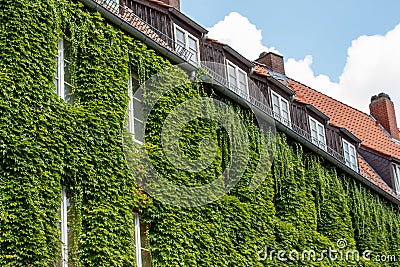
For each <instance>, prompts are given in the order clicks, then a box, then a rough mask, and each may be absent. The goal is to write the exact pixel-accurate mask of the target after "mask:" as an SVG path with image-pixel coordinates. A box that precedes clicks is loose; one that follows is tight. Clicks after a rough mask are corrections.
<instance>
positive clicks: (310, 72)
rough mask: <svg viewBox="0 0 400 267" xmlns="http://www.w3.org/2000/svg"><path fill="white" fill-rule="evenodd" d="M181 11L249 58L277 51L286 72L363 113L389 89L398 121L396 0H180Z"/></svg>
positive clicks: (399, 19)
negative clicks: (376, 96) (375, 99)
mask: <svg viewBox="0 0 400 267" xmlns="http://www.w3.org/2000/svg"><path fill="white" fill-rule="evenodd" d="M181 10H182V12H183V13H185V14H186V15H188V16H189V17H191V18H192V19H194V20H195V21H196V22H198V23H199V24H200V25H202V26H203V27H205V28H209V29H210V33H209V35H210V37H212V38H216V39H218V40H220V41H223V42H227V43H228V44H230V45H231V46H232V47H233V48H235V49H236V50H237V51H238V52H240V53H242V54H243V55H244V56H246V57H247V58H249V59H251V60H254V59H256V57H257V55H259V53H261V52H262V51H263V50H269V51H278V52H279V53H280V54H282V55H283V56H284V57H285V61H286V62H285V68H286V74H287V75H288V76H290V77H291V78H294V79H296V80H298V81H300V82H302V83H304V84H306V85H309V86H311V87H313V88H314V89H317V90H319V91H321V92H323V93H325V94H327V95H329V96H332V97H334V98H336V99H338V100H341V101H342V102H344V103H346V104H349V105H351V106H353V107H356V108H358V109H359V110H362V111H364V112H366V113H369V109H368V105H369V103H370V98H371V96H373V95H375V94H378V93H380V92H385V93H388V94H389V95H390V96H391V98H392V100H393V102H394V103H395V107H396V111H397V117H398V120H400V64H399V62H400V12H399V11H400V0H382V1H368V0H367V1H361V0H347V1H345V0H336V1H316V0H303V1H298V0H297V1H295V0H286V1H285V0H281V1H277V0H275V1H268V0H263V1H262V0H247V1H243V0H242V1H232V0H214V1H211V0H202V1H194V0H181Z"/></svg>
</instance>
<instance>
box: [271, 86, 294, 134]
mask: <svg viewBox="0 0 400 267" xmlns="http://www.w3.org/2000/svg"><path fill="white" fill-rule="evenodd" d="M272 111H273V114H274V118H275V119H277V120H278V121H280V122H281V123H283V124H284V125H286V126H287V127H291V121H290V106H289V101H288V100H286V99H284V98H283V97H281V96H280V95H278V94H277V93H275V92H272Z"/></svg>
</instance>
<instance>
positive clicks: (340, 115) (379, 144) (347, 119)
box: [288, 79, 400, 159]
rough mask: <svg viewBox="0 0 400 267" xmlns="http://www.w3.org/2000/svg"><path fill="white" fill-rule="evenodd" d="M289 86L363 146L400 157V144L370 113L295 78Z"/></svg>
mask: <svg viewBox="0 0 400 267" xmlns="http://www.w3.org/2000/svg"><path fill="white" fill-rule="evenodd" d="M288 86H289V87H290V88H291V89H292V90H293V91H295V92H296V98H298V99H299V100H300V101H302V102H306V103H309V104H312V105H314V106H315V107H317V108H318V109H319V110H321V111H322V112H324V113H325V114H326V115H328V116H329V117H330V118H331V121H330V123H331V124H332V125H334V126H338V127H343V128H346V129H347V130H349V131H351V132H352V133H353V134H354V135H355V136H357V137H358V138H359V139H360V140H361V141H362V142H361V145H362V146H363V147H365V148H368V149H370V150H373V151H376V152H378V153H380V154H383V155H386V156H390V157H393V158H396V159H400V145H398V144H397V143H396V142H395V141H394V140H393V139H392V138H391V137H390V136H389V135H388V134H387V132H385V130H383V129H382V127H381V126H380V125H379V124H378V123H376V121H375V120H374V119H373V118H372V117H371V116H370V115H368V114H366V113H364V112H362V111H360V110H358V109H356V108H353V107H351V106H349V105H346V104H344V103H342V102H340V101H338V100H336V99H333V98H331V97H329V96H327V95H325V94H323V93H321V92H318V91H316V90H314V89H312V88H310V87H308V86H306V85H304V84H302V83H300V82H297V81H295V80H293V79H290V80H289V84H288Z"/></svg>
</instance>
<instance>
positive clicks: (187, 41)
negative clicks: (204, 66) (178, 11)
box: [174, 24, 200, 66]
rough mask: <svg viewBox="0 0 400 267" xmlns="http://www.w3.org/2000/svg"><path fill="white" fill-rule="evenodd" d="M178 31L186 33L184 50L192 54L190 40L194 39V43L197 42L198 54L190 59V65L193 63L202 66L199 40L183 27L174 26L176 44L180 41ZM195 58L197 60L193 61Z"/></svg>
mask: <svg viewBox="0 0 400 267" xmlns="http://www.w3.org/2000/svg"><path fill="white" fill-rule="evenodd" d="M177 30H179V31H181V32H183V33H184V36H185V44H184V48H185V49H186V50H187V51H190V52H192V50H191V49H190V47H189V38H191V39H193V40H194V41H196V50H197V51H196V53H195V54H194V55H192V57H191V58H190V59H189V63H191V64H192V65H194V66H199V65H200V45H199V39H198V38H196V37H195V36H193V35H192V34H190V33H189V32H188V31H186V30H184V29H183V28H182V27H179V26H178V25H176V24H174V36H175V42H176V43H178V39H177V34H176V33H177ZM193 57H195V60H193Z"/></svg>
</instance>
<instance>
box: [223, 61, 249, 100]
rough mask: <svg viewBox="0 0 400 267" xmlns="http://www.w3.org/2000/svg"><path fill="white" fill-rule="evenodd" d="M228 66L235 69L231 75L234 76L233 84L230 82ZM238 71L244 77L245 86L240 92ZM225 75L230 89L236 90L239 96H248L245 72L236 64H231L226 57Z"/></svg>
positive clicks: (247, 82)
mask: <svg viewBox="0 0 400 267" xmlns="http://www.w3.org/2000/svg"><path fill="white" fill-rule="evenodd" d="M229 66H231V67H232V68H233V69H235V73H234V75H232V76H234V78H235V84H232V83H231V82H230V79H229V76H230V73H229ZM239 73H240V74H243V75H244V77H245V87H246V88H245V91H244V92H242V90H241V89H240V79H239ZM226 77H227V81H228V86H229V88H230V89H232V90H233V91H234V92H236V93H237V94H238V95H240V96H241V97H243V98H245V99H248V98H249V79H248V77H247V73H246V72H245V71H244V70H242V69H241V68H239V67H238V66H236V65H235V64H233V63H232V62H231V61H229V60H228V59H227V60H226Z"/></svg>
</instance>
